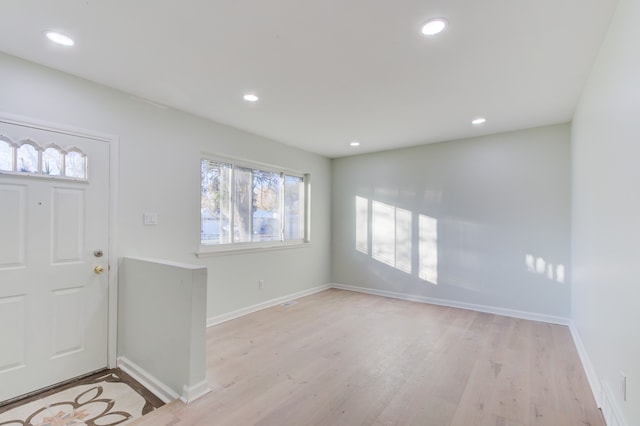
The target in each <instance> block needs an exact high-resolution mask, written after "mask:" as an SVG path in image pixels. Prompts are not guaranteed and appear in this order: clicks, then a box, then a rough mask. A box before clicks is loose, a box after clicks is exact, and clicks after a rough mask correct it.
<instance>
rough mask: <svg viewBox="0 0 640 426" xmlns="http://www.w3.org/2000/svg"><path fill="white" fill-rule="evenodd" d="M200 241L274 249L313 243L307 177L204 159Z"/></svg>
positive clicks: (236, 246) (201, 170)
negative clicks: (292, 244) (309, 225)
mask: <svg viewBox="0 0 640 426" xmlns="http://www.w3.org/2000/svg"><path fill="white" fill-rule="evenodd" d="M200 166H201V168H200V173H201V175H200V182H201V192H200V245H201V246H205V247H208V248H214V247H224V248H227V249H228V248H240V247H241V246H245V247H271V246H277V245H286V244H291V243H302V242H308V232H307V229H308V221H307V219H306V218H307V209H306V205H307V202H308V198H309V197H308V190H307V187H308V176H307V175H302V174H296V173H293V172H287V171H282V170H275V169H273V170H268V169H266V168H264V167H262V166H257V167H253V166H251V165H247V164H235V163H234V162H228V161H219V160H214V159H208V158H203V159H201V163H200Z"/></svg>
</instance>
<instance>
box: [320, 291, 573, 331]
mask: <svg viewBox="0 0 640 426" xmlns="http://www.w3.org/2000/svg"><path fill="white" fill-rule="evenodd" d="M331 287H332V288H337V289H341V290H348V291H356V292H359V293H367V294H373V295H376V296H383V297H391V298H393V299H401V300H409V301H412V302H420V303H429V304H431V305H440V306H447V307H450V308H459V309H467V310H470V311H478V312H486V313H488V314H495V315H503V316H506V317H513V318H521V319H526V320H531V321H539V322H547V323H551V324H560V325H569V324H570V322H571V320H570V319H569V318H565V317H558V316H553V315H545V314H538V313H535V312H527V311H518V310H515V309H506V308H498V307H494V306H486V305H476V304H473V303H465V302H457V301H455V300H447V299H438V298H435V297H425V296H417V295H414V294H408V293H398V292H395V291H388V290H378V289H371V288H366V287H357V286H351V285H344V284H335V283H334V284H331Z"/></svg>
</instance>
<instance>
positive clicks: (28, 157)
mask: <svg viewBox="0 0 640 426" xmlns="http://www.w3.org/2000/svg"><path fill="white" fill-rule="evenodd" d="M17 169H18V171H19V172H25V173H38V151H37V150H36V149H35V148H34V147H33V146H32V145H29V144H24V145H22V146H20V148H18V167H17Z"/></svg>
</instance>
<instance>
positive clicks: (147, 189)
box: [0, 53, 331, 317]
mask: <svg viewBox="0 0 640 426" xmlns="http://www.w3.org/2000/svg"><path fill="white" fill-rule="evenodd" d="M0 111H1V112H4V113H8V114H14V115H20V116H25V117H31V118H34V119H37V120H42V121H47V122H52V123H59V124H61V125H63V126H71V127H76V128H81V129H87V130H90V131H94V132H99V133H106V134H110V135H116V136H118V137H119V140H120V170H119V178H120V191H119V199H118V211H119V220H118V224H117V237H118V241H119V253H118V254H119V255H120V256H134V257H152V258H159V259H166V260H172V261H177V262H186V263H196V264H200V265H204V266H207V267H208V268H209V275H208V277H209V278H208V312H207V315H208V317H214V316H217V315H221V314H224V313H228V312H231V311H234V310H236V309H240V308H245V307H247V306H251V305H254V304H258V303H262V302H265V301H268V300H271V299H274V298H277V297H281V296H285V295H289V294H291V293H295V292H298V291H304V290H306V289H309V288H312V287H315V286H318V285H324V284H327V283H328V282H329V278H330V273H329V271H330V263H329V262H330V256H329V242H330V238H329V234H330V229H329V227H330V223H329V216H330V205H331V201H330V181H331V176H330V173H331V162H330V160H328V159H326V158H324V157H321V156H318V155H314V154H310V153H307V152H304V151H301V150H299V149H295V148H292V147H289V146H286V145H283V144H280V143H277V142H274V141H271V140H268V139H265V138H262V137H259V136H255V135H252V134H249V133H246V132H242V131H239V130H236V129H233V128H230V127H227V126H224V125H219V124H216V123H213V122H211V121H208V120H204V119H202V118H198V117H195V116H193V115H189V114H186V113H183V112H179V111H176V110H173V109H170V108H167V109H160V108H157V107H154V106H151V105H149V104H146V103H143V102H140V101H138V100H134V99H133V98H132V97H131V96H129V95H128V94H125V93H122V92H119V91H116V90H112V89H109V88H106V87H104V86H100V85H97V84H94V83H90V82H88V81H86V80H82V79H79V78H76V77H73V76H70V75H67V74H64V73H60V72H57V71H53V70H51V69H48V68H45V67H42V66H39V65H35V64H32V63H29V62H26V61H23V60H20V59H17V58H15V57H11V56H7V55H5V54H1V53H0ZM202 152H207V153H211V154H219V155H224V156H232V157H238V158H244V159H247V160H252V161H259V162H263V163H268V164H275V165H279V166H282V167H285V168H290V169H294V170H300V171H303V172H307V173H310V174H311V176H312V179H313V200H312V212H311V217H312V230H311V231H312V236H313V242H312V245H311V247H309V248H304V249H291V250H278V251H269V252H262V253H258V254H256V253H254V254H237V255H229V256H222V257H212V258H207V259H196V257H195V255H194V253H195V252H196V250H197V249H198V244H199V235H200V234H199V233H200V223H199V214H200V213H199V212H200V210H199V209H200V163H199V159H200V154H201V153H202ZM145 211H152V212H157V213H158V225H157V226H143V224H142V214H143V212H145ZM113 261H115V260H113ZM260 279H263V280H264V282H265V286H264V289H263V290H259V288H258V280H260Z"/></svg>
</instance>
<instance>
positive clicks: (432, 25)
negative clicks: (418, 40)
mask: <svg viewBox="0 0 640 426" xmlns="http://www.w3.org/2000/svg"><path fill="white" fill-rule="evenodd" d="M446 27H447V20H446V19H444V18H436V19H432V20H430V21H428V22H427V23H426V24H424V25H423V26H422V30H421V31H422V34H424V35H427V36H430V35H436V34H438V33H440V32H442V30H444V29H445V28H446Z"/></svg>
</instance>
